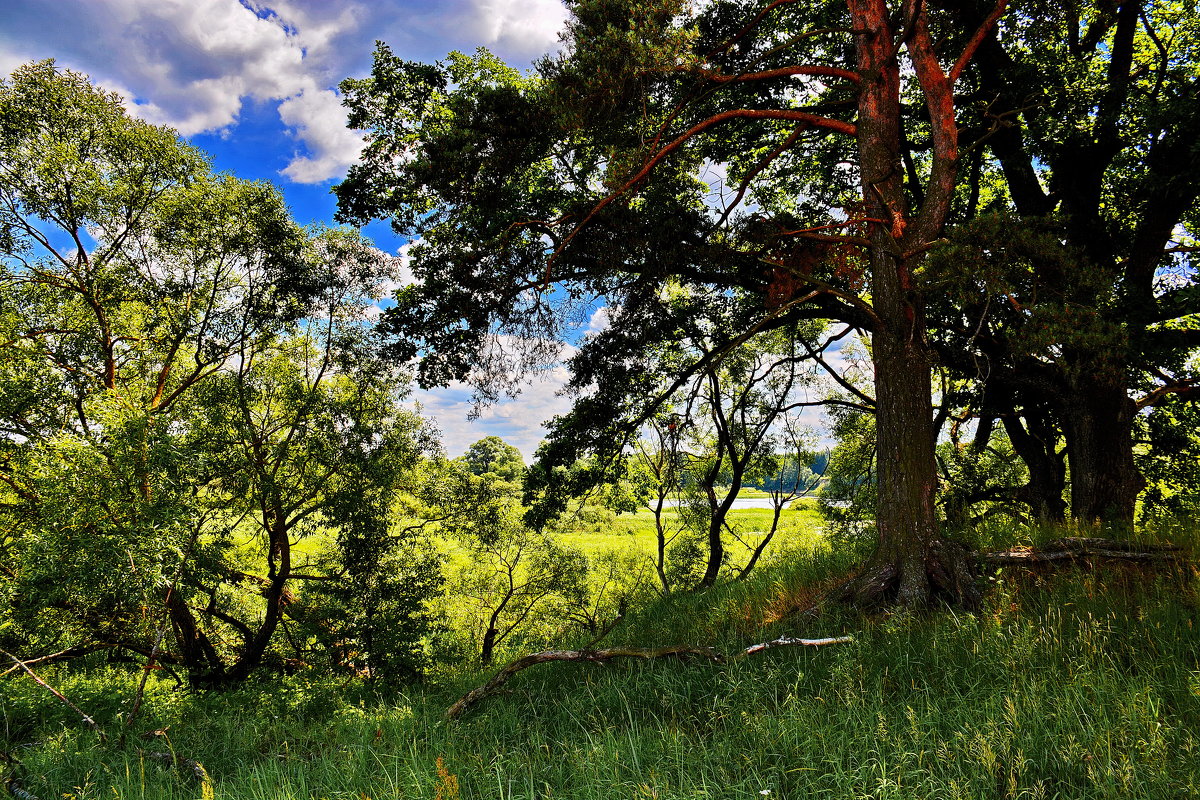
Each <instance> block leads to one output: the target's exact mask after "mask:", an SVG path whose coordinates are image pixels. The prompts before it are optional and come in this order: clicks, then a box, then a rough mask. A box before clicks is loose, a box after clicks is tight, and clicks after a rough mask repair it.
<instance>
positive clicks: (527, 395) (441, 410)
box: [413, 367, 571, 464]
mask: <svg viewBox="0 0 1200 800" xmlns="http://www.w3.org/2000/svg"><path fill="white" fill-rule="evenodd" d="M569 377H570V375H569V373H568V372H567V369H566V367H556V368H554V369H550V370H546V371H544V372H541V373H539V374H538V375H537V377H534V378H533V379H531V380H530V381H529V383H528V384H527V385H526V386H525V387H524V388H523V389H522V390H521V394H520V395H518V396H517V397H516V398H515V399H511V400H504V401H501V402H496V403H492V404H491V405H488V406H485V407H483V408H482V409H477V408H476V406H475V402H474V398H473V394H472V392H471V388H470V387H469V386H467V385H465V384H455V385H453V386H450V387H447V388H445V389H437V390H434V391H428V392H426V391H418V392H415V393H414V397H413V399H414V400H416V401H417V402H418V403H420V404H421V410H422V413H423V414H424V415H425V416H427V417H432V418H433V419H435V420H436V421H437V423H438V427H440V428H441V430H442V446H443V447H444V448H445V449H446V453H447V454H448V455H450V456H452V457H453V456H459V455H462V454H463V453H464V452H466V450H467V448H468V447H470V446H471V445H472V444H473V443H474V442H477V441H479V440H480V439H482V438H483V437H485V436H499V437H500V438H501V439H503V440H504V441H506V442H508V443H509V444H511V445H513V446H514V447H516V448H517V449H518V450H520V451H521V454H522V455H523V456H524V457H525V463H526V464H528V463H530V462H531V461H532V460H533V454H534V452H535V451H536V450H537V447H538V445H539V444H540V443H541V441H542V439H543V438H544V437H545V435H546V431H545V428H544V427H543V423H545V422H546V421H548V420H549V419H550V418H551V417H554V416H556V415H558V414H565V413H566V412H567V411H569V410H570V409H571V400H570V398H567V397H563V396H561V395H560V394H559V391H560V390H561V389H562V387H563V386H564V385H565V384H566V382H567V380H568V378H569ZM475 411H478V412H479V413H478V416H477V417H474V418H472V415H473V413H474V412H475Z"/></svg>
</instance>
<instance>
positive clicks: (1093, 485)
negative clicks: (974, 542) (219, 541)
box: [930, 0, 1200, 522]
mask: <svg viewBox="0 0 1200 800" xmlns="http://www.w3.org/2000/svg"><path fill="white" fill-rule="evenodd" d="M965 8H967V7H966V6H963V7H953V8H951V7H950V6H947V9H948V11H947V13H950V14H952V15H955V16H957V17H959V18H963V16H964V15H965V13H966V12H965V11H964V10H963V9H965ZM1198 58H1200V17H1198V16H1197V14H1196V13H1195V9H1192V8H1188V7H1186V6H1185V5H1181V4H1178V3H1171V2H1157V0H1137V1H1134V2H1119V3H1117V2H1113V3H1109V2H1096V3H1083V4H1069V5H1067V6H1064V7H1061V8H1059V7H1050V6H1047V5H1045V4H1042V3H1017V4H1016V6H1015V8H1014V10H1013V13H1011V14H1010V15H1009V17H1008V19H1007V21H1006V23H1005V28H1004V35H1002V36H993V37H988V38H987V39H986V40H985V41H984V42H983V43H982V46H981V48H980V51H979V54H978V57H977V58H976V65H975V67H976V68H975V70H974V71H973V72H972V74H971V76H970V83H969V84H968V85H969V86H970V87H971V90H972V91H974V92H975V93H976V95H977V96H978V97H980V98H981V99H982V100H983V101H984V102H981V104H980V105H979V106H978V108H979V112H974V113H969V114H968V115H967V118H966V119H965V120H964V122H965V125H964V128H965V129H967V130H969V131H971V132H970V133H969V134H967V135H968V136H969V137H970V138H972V139H974V140H975V141H976V142H977V145H975V146H974V150H973V154H972V166H971V169H970V170H969V179H968V181H967V182H966V186H965V187H964V189H963V191H962V195H961V200H962V201H963V214H964V217H966V218H967V219H968V220H970V224H968V225H964V226H963V227H962V229H961V230H960V232H959V233H957V234H956V235H954V236H952V237H951V245H950V247H949V248H948V249H947V250H945V251H944V252H943V253H941V254H940V255H939V257H937V258H936V259H935V260H934V263H933V264H932V265H931V267H932V268H931V275H930V280H931V288H932V289H933V290H934V291H932V292H931V295H932V296H943V297H945V298H946V299H947V300H948V301H950V303H952V304H953V307H952V308H947V309H945V310H944V311H942V310H940V311H939V312H938V314H937V316H938V318H939V327H940V328H941V329H942V330H943V334H942V337H941V338H942V345H943V347H942V348H941V351H940V352H941V353H942V358H943V360H944V361H945V363H947V364H948V365H950V366H952V367H954V368H955V369H956V370H957V371H958V372H959V373H960V374H963V375H966V376H976V375H983V376H986V380H984V381H982V383H983V386H982V388H981V390H980V394H981V395H982V397H983V401H982V402H981V403H979V404H978V405H979V407H980V414H981V416H982V417H983V418H984V419H988V418H994V417H997V416H1001V417H1002V418H1003V419H1004V423H1005V425H1004V427H1005V430H1006V431H1007V433H1008V437H1009V439H1010V441H1011V442H1012V444H1013V445H1014V447H1015V448H1016V450H1017V452H1018V453H1019V454H1021V457H1022V458H1023V459H1024V460H1025V461H1026V463H1027V464H1028V466H1029V470H1030V484H1029V488H1030V489H1031V490H1032V492H1033V497H1031V498H1030V499H1031V501H1032V502H1033V504H1034V505H1035V511H1036V507H1037V506H1040V507H1041V509H1042V510H1043V511H1045V512H1047V513H1048V515H1049V516H1050V517H1051V518H1053V517H1054V516H1061V514H1062V510H1061V506H1062V499H1061V497H1062V492H1063V489H1064V488H1065V486H1064V484H1063V482H1062V481H1061V480H1057V479H1056V476H1057V475H1058V474H1060V473H1061V467H1060V465H1058V464H1056V463H1055V462H1056V460H1057V461H1061V456H1057V454H1056V445H1055V444H1054V439H1056V438H1057V434H1055V435H1053V436H1052V435H1051V434H1050V431H1052V430H1057V431H1058V432H1060V433H1061V436H1062V437H1063V441H1065V450H1066V457H1067V461H1068V463H1069V466H1070V476H1071V480H1070V495H1071V497H1070V510H1071V514H1072V515H1073V516H1075V517H1077V518H1079V519H1082V520H1097V519H1104V520H1114V521H1124V522H1131V521H1132V520H1133V515H1134V509H1135V503H1136V500H1137V497H1138V493H1139V492H1140V491H1141V489H1142V487H1143V485H1144V481H1143V477H1142V476H1141V475H1140V474H1139V471H1138V469H1137V465H1136V463H1135V457H1134V446H1133V445H1134V438H1133V436H1134V429H1135V427H1136V422H1137V418H1138V414H1139V411H1141V410H1144V409H1147V408H1150V407H1152V406H1153V405H1155V404H1157V403H1160V402H1163V401H1165V400H1166V399H1167V398H1168V397H1172V396H1173V397H1176V398H1182V397H1194V396H1195V395H1196V392H1195V387H1196V374H1195V372H1194V369H1193V368H1192V367H1191V366H1189V354H1190V353H1191V352H1192V351H1193V350H1194V348H1196V347H1197V346H1198V345H1200V333H1198V331H1200V328H1198V326H1197V322H1196V321H1197V319H1198V317H1197V314H1198V313H1200V305H1197V298H1198V297H1200V294H1198V293H1197V287H1196V279H1197V278H1196V275H1197V273H1196V268H1195V262H1194V252H1195V236H1196V230H1197V225H1198V224H1200V205H1198V203H1197V198H1198V196H1200V151H1198V150H1197V148H1196V146H1195V143H1196V141H1197V138H1198V136H1200V103H1198V102H1197V99H1198V98H1200V94H1198V92H1200V83H1198V81H1197V78H1196V73H1195V65H1196V63H1197V60H1198ZM977 215H978V216H977ZM999 412H1002V413H999ZM1018 427H1020V428H1022V430H1017V428H1018Z"/></svg>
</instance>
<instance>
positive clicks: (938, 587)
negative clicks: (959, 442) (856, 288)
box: [847, 247, 978, 606]
mask: <svg viewBox="0 0 1200 800" xmlns="http://www.w3.org/2000/svg"><path fill="white" fill-rule="evenodd" d="M872 263H873V268H872V272H873V275H874V278H873V281H872V286H873V287H874V290H875V293H874V300H875V303H874V306H875V311H876V313H877V314H878V315H879V317H880V322H881V323H882V324H880V325H879V326H878V328H877V330H876V331H875V332H874V334H873V335H872V337H871V350H872V361H873V363H874V367H875V427H876V448H877V449H876V457H877V464H878V506H877V508H876V517H875V519H876V526H877V529H878V537H879V540H878V545H877V547H876V550H875V553H874V555H873V556H872V558H871V560H870V561H869V563H868V564H867V566H866V568H865V569H864V570H863V572H862V574H861V575H860V576H859V577H858V578H857V579H856V580H855V581H853V582H852V583H851V584H850V585H849V586H848V587H847V595H848V596H849V597H850V598H851V599H854V600H855V601H857V602H860V603H864V604H873V603H879V602H896V603H899V604H901V605H906V606H920V605H925V604H927V603H929V602H930V601H931V600H933V599H935V598H941V599H946V600H949V601H950V602H954V603H960V604H963V605H967V606H973V605H974V604H975V603H976V602H977V600H978V591H977V589H976V587H975V584H974V579H973V577H972V574H971V569H970V566H971V562H970V560H969V558H968V554H967V552H966V550H965V549H964V548H963V547H961V546H959V545H956V544H954V543H952V542H947V541H944V540H943V539H942V538H941V537H940V531H939V526H938V520H937V514H936V509H935V506H934V500H935V495H936V492H937V471H936V461H935V457H934V432H933V403H932V391H931V386H932V375H931V371H930V370H931V358H930V352H929V347H928V344H927V342H926V340H925V336H924V324H923V322H924V321H923V319H922V316H921V314H920V313H919V308H918V307H917V306H916V304H915V303H913V302H910V299H909V298H908V297H907V296H906V295H907V294H908V292H907V290H906V289H905V288H904V286H903V276H904V275H905V274H906V267H905V265H903V264H901V263H897V262H896V260H895V259H894V257H893V256H892V255H891V254H890V253H888V252H887V250H886V249H884V248H882V247H878V248H876V249H875V250H874V252H873V253H872Z"/></svg>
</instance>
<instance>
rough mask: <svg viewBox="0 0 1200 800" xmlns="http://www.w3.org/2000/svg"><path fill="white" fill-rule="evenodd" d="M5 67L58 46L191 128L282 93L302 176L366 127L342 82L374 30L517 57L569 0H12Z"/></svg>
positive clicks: (139, 105)
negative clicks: (346, 101) (347, 102)
mask: <svg viewBox="0 0 1200 800" xmlns="http://www.w3.org/2000/svg"><path fill="white" fill-rule="evenodd" d="M3 5H4V13H5V19H4V24H3V25H0V69H2V70H3V73H4V74H8V73H9V72H11V70H12V69H13V68H15V67H16V66H18V65H19V64H22V63H25V62H27V61H31V60H34V59H41V58H55V59H57V60H58V62H59V64H60V66H63V67H68V68H71V69H75V70H78V71H81V72H86V73H88V74H89V75H91V77H92V79H93V80H95V81H96V82H97V83H99V84H100V85H102V86H104V87H105V88H107V89H111V90H113V91H118V92H119V93H121V94H122V95H123V96H125V97H127V98H129V102H130V108H131V111H133V113H135V114H137V115H139V116H141V117H142V118H144V119H146V120H148V121H150V122H153V123H155V124H162V125H170V126H171V127H173V128H175V129H176V130H178V131H179V133H180V134H181V135H183V136H191V135H194V134H198V133H227V132H230V131H232V130H233V129H234V128H235V127H236V126H237V124H238V122H239V118H240V115H241V114H242V112H243V109H244V106H245V104H246V103H247V102H253V103H263V102H265V103H268V104H277V108H278V113H279V116H280V120H281V122H282V124H283V125H284V126H285V128H286V130H287V132H288V133H289V134H290V135H291V136H292V137H293V138H294V139H295V140H296V141H297V142H298V144H299V147H298V148H297V152H295V153H294V154H293V157H292V159H291V161H290V163H289V164H288V165H287V166H286V167H285V168H284V169H283V170H282V174H283V175H284V177H286V178H288V179H290V180H292V181H295V182H298V183H321V182H323V181H326V180H330V179H333V178H337V177H339V176H340V175H342V174H343V173H344V171H345V169H346V168H347V167H348V166H349V165H350V164H351V163H353V161H354V159H355V158H357V156H358V153H359V148H360V145H361V138H360V136H359V135H358V134H356V133H354V132H352V131H349V130H347V129H346V127H345V124H346V114H345V110H344V109H343V108H342V107H341V105H340V102H339V99H338V96H337V94H336V93H335V92H334V91H333V87H334V86H336V84H337V83H338V82H339V81H340V80H341V79H342V78H344V77H346V76H347V75H352V74H359V75H361V74H364V73H365V72H366V71H367V69H368V67H369V64H370V56H371V50H372V42H373V41H374V40H375V39H376V38H382V39H384V40H387V41H390V42H392V43H393V44H394V45H395V46H396V52H397V53H398V54H399V55H400V56H401V57H403V58H409V59H413V58H415V59H420V60H432V59H438V58H441V57H442V56H444V55H445V53H446V52H447V51H449V50H451V49H463V50H468V51H469V50H473V49H474V48H476V47H478V46H480V45H484V46H488V47H492V48H494V49H495V50H496V51H497V52H498V53H499V54H500V55H501V56H502V57H504V58H507V59H509V60H512V61H514V63H517V64H521V63H522V62H525V63H527V60H528V59H529V58H531V57H534V56H537V55H540V54H541V53H544V52H547V51H548V50H552V49H554V47H555V45H556V42H557V35H558V31H559V30H560V29H561V27H562V24H563V21H564V19H565V17H566V10H565V8H564V7H563V5H562V3H561V2H560V0H371V2H365V0H340V1H339V2H329V0H242V1H241V2H239V0H5V2H4V4H3Z"/></svg>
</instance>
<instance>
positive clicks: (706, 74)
mask: <svg viewBox="0 0 1200 800" xmlns="http://www.w3.org/2000/svg"><path fill="white" fill-rule="evenodd" d="M694 71H695V73H696V74H698V75H700V76H701V77H702V78H704V79H705V80H710V81H714V82H716V83H743V82H748V81H765V80H770V79H771V78H786V77H790V76H792V75H810V76H812V77H815V78H841V79H842V80H847V81H851V82H853V83H861V82H862V77H861V76H860V75H859V74H858V73H857V72H854V71H853V70H849V69H842V68H841V67H822V66H818V65H815V64H804V65H796V66H792V67H779V68H778V69H768V70H764V71H762V72H743V73H741V74H738V75H726V74H724V73H721V72H717V71H715V70H711V69H704V68H697V69H696V70H694Z"/></svg>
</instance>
